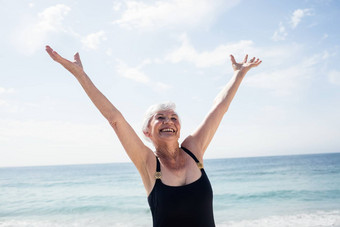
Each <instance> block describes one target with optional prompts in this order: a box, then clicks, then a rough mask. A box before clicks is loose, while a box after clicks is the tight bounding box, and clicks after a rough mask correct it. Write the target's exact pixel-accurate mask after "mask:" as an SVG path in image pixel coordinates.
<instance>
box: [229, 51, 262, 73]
mask: <svg viewBox="0 0 340 227" xmlns="http://www.w3.org/2000/svg"><path fill="white" fill-rule="evenodd" d="M230 60H231V64H232V67H233V69H234V72H236V71H240V72H245V73H246V72H248V71H249V70H250V69H251V68H254V67H257V66H259V65H260V64H261V62H262V61H260V59H258V58H255V57H253V58H252V59H250V60H249V61H247V60H248V54H247V55H246V56H245V57H244V59H243V61H242V62H239V63H238V62H236V60H235V58H234V56H233V55H230Z"/></svg>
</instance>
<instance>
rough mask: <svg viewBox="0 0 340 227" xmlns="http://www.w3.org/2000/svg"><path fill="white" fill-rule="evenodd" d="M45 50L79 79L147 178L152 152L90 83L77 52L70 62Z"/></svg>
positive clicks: (53, 52)
mask: <svg viewBox="0 0 340 227" xmlns="http://www.w3.org/2000/svg"><path fill="white" fill-rule="evenodd" d="M46 51H47V53H48V54H49V55H50V56H51V58H52V59H53V60H54V61H56V62H58V63H60V64H61V65H62V66H64V67H65V68H66V69H67V70H68V71H69V72H70V73H72V74H73V75H74V77H75V78H76V79H77V80H78V81H79V83H80V85H81V86H82V87H83V89H84V90H85V92H86V94H87V95H88V96H89V98H90V99H91V101H92V102H93V104H94V105H95V106H96V107H97V108H98V110H99V111H100V112H101V113H102V115H103V116H104V117H105V118H106V119H107V120H108V122H109V123H110V125H111V126H112V127H113V129H114V130H115V132H116V134H117V136H118V138H119V140H120V142H121V143H122V145H123V147H124V149H125V151H126V152H127V154H128V155H129V157H130V159H131V160H132V162H133V163H134V164H135V166H136V167H137V169H138V170H139V172H140V173H141V175H142V178H143V181H144V180H145V179H146V178H147V176H146V172H145V170H146V168H145V165H146V163H147V161H148V159H149V158H150V157H154V156H153V152H152V151H151V150H150V149H149V148H148V147H147V146H145V145H144V143H143V142H142V141H141V140H140V138H139V137H138V135H137V134H136V133H135V131H134V130H133V129H132V127H131V126H130V125H129V124H128V122H127V121H126V120H125V118H124V117H123V115H122V114H121V113H120V112H119V111H118V110H117V108H116V107H115V106H114V105H112V103H111V102H110V101H109V100H108V99H107V98H106V97H105V96H104V95H103V94H102V93H101V92H100V91H99V90H98V89H97V88H96V86H95V85H94V84H93V83H92V81H91V80H90V78H89V77H88V76H87V75H86V73H85V72H84V70H83V66H82V63H81V60H80V57H79V54H78V53H76V54H75V55H74V61H73V62H71V61H69V60H67V59H65V58H63V57H61V56H60V55H59V54H58V53H57V52H55V51H54V50H53V49H52V48H51V47H49V46H46Z"/></svg>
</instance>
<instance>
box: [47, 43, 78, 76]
mask: <svg viewBox="0 0 340 227" xmlns="http://www.w3.org/2000/svg"><path fill="white" fill-rule="evenodd" d="M46 51H47V53H48V54H49V55H50V57H51V58H52V59H53V60H54V61H56V62H58V63H60V64H61V65H62V66H64V68H65V69H67V70H68V71H69V72H70V73H72V74H73V75H74V76H78V75H81V74H83V73H84V69H83V65H82V63H81V60H80V56H79V53H76V54H75V55H74V61H73V62H71V61H69V60H67V59H65V58H63V57H61V56H60V55H59V54H58V53H57V52H56V51H54V50H53V49H52V48H51V47H50V46H46Z"/></svg>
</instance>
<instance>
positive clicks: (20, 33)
mask: <svg viewBox="0 0 340 227" xmlns="http://www.w3.org/2000/svg"><path fill="white" fill-rule="evenodd" d="M70 10H71V8H70V7H68V6H66V5H64V4H58V5H55V6H51V7H49V8H46V9H45V10H44V11H42V12H41V13H39V14H38V16H37V18H36V19H35V22H32V23H30V24H25V25H23V27H21V28H19V29H18V30H17V31H16V32H15V34H14V35H13V41H14V42H15V44H16V45H18V47H19V48H18V49H19V50H22V51H24V53H26V54H32V53H34V52H35V51H37V50H38V49H41V47H42V46H43V45H44V44H45V41H46V39H47V36H48V35H49V34H50V33H57V32H63V31H65V29H64V26H63V21H64V18H65V16H66V15H67V14H68V12H69V11H70Z"/></svg>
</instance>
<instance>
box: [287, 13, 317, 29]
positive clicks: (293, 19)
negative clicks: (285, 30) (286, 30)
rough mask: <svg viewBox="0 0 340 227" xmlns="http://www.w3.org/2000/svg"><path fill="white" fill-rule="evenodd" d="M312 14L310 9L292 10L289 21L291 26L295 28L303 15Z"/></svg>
mask: <svg viewBox="0 0 340 227" xmlns="http://www.w3.org/2000/svg"><path fill="white" fill-rule="evenodd" d="M311 15H312V11H311V9H297V10H295V11H294V12H293V15H292V17H291V20H290V23H291V25H292V28H296V27H297V26H298V25H299V24H300V22H301V20H302V18H303V17H305V16H311Z"/></svg>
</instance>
